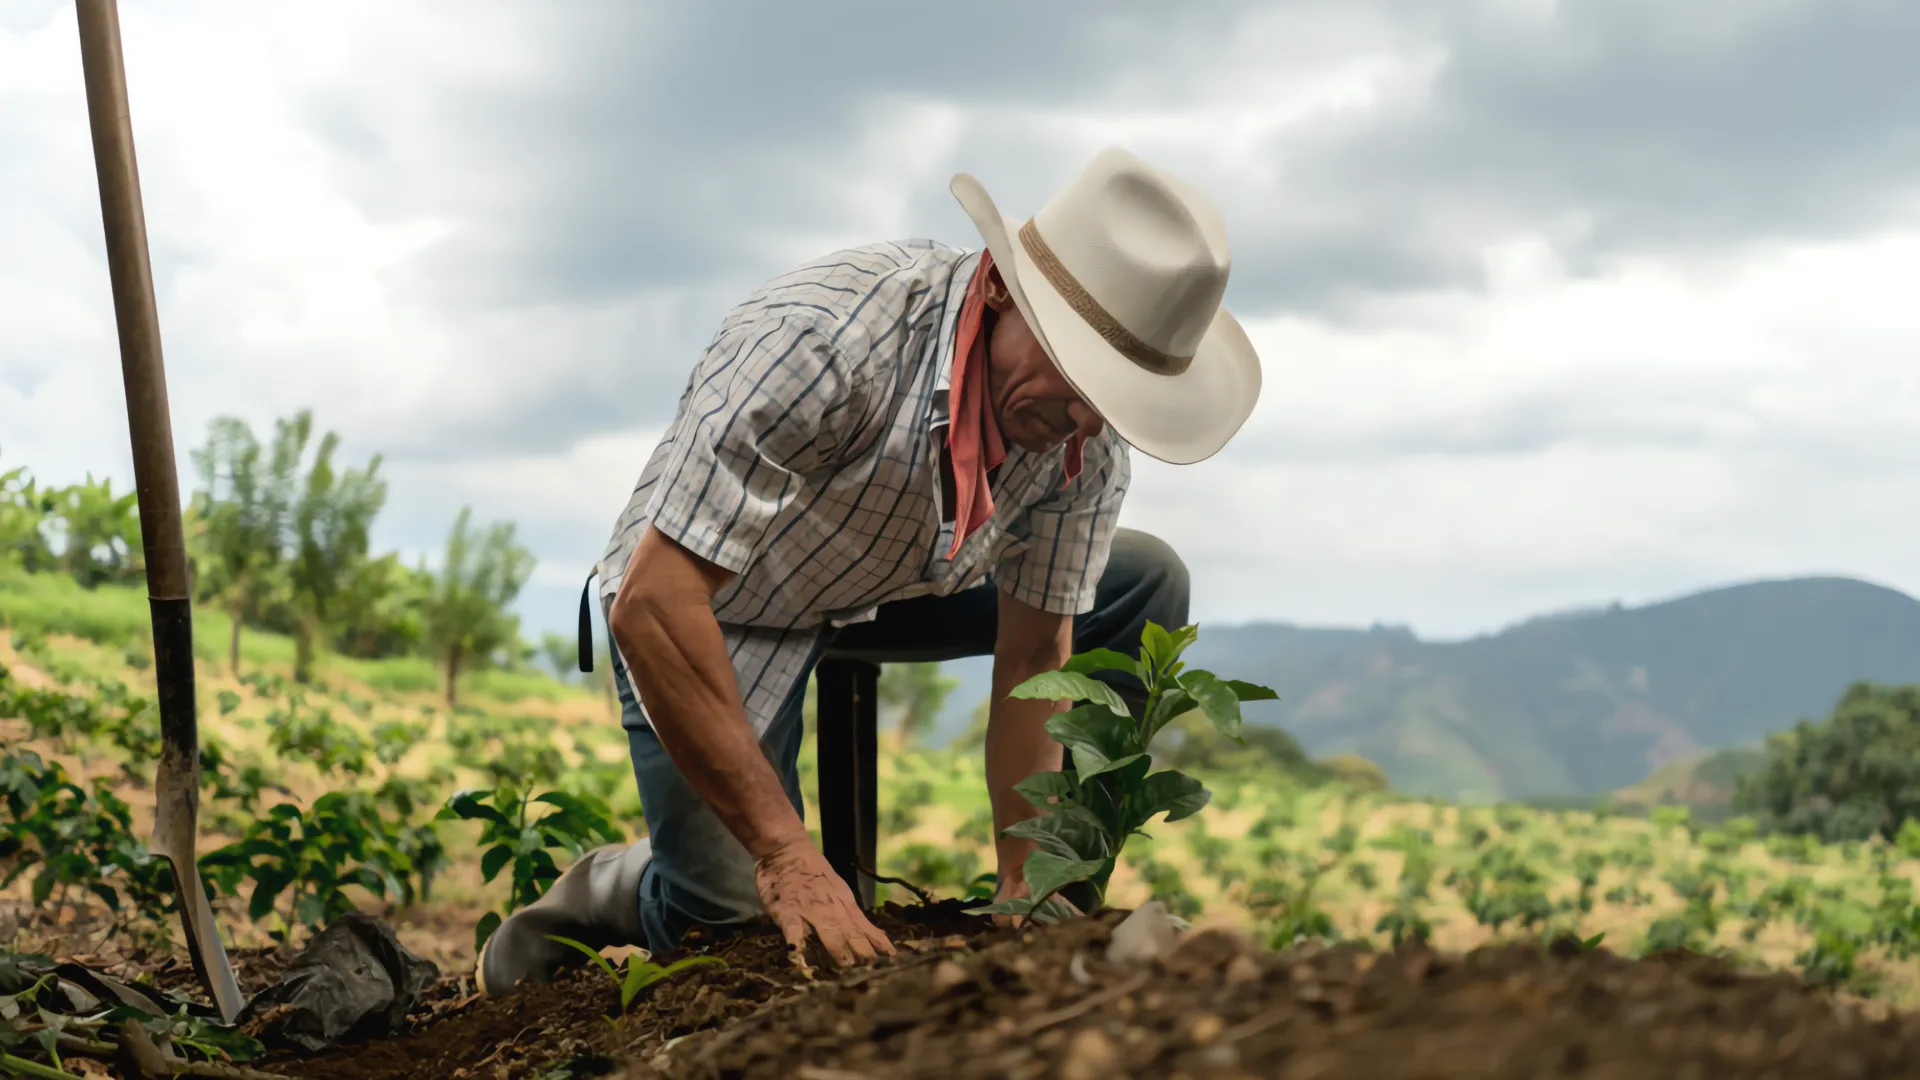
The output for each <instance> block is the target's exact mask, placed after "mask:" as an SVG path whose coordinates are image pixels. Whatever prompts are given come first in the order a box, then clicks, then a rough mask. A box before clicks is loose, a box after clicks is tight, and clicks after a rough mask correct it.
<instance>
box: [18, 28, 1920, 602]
mask: <svg viewBox="0 0 1920 1080" xmlns="http://www.w3.org/2000/svg"><path fill="white" fill-rule="evenodd" d="M1023 7H1031V9H1032V10H1031V11H1030V12H1023V11H1022V10H1021V9H1022V8H1023ZM121 11H122V21H123V33H124V39H125V45H126V53H127V66H128V75H129V82H130V85H131V102H132V112H133V120H134V126H135V133H136V139H137V145H138V152H139V161H140V167H141V174H142V182H143V184H144V187H145V197H146V210H147V223H148V228H149V230H150V237H151V243H152V250H153V259H154V266H155V277H156V284H157V287H158V291H159V302H160V316H161V322H162V328H163V334H164V340H165V348H166V358H167V364H168V377H169V382H170V387H171V391H172V395H173V419H174V425H175V430H176V434H177V437H178V440H179V442H180V443H181V447H182V458H181V464H182V468H183V470H189V466H188V462H187V459H186V457H185V448H186V447H187V446H188V445H190V444H192V443H195V442H197V441H198V440H199V439H200V438H201V436H202V435H203V433H204V431H205V428H206V424H207V421H208V419H209V418H211V417H212V416H214V415H216V414H220V413H235V414H238V415H241V416H243V417H246V418H248V419H249V420H251V421H253V422H254V423H255V424H256V425H257V426H261V427H265V426H268V425H270V424H271V421H272V419H273V418H274V417H276V416H280V415H285V414H288V413H290V412H292V411H294V410H296V409H298V408H301V407H312V408H313V409H314V410H315V414H316V421H317V423H318V424H319V425H321V426H323V427H331V428H333V429H335V430H338V431H339V432H340V433H341V434H342V436H343V437H344V439H345V451H346V454H347V455H348V457H349V459H351V460H356V461H357V460H362V459H364V458H365V457H366V456H367V455H369V454H371V453H373V452H376V451H378V452H381V453H383V454H384V455H385V458H386V466H385V467H386V469H387V472H388V475H389V476H390V478H391V482H392V501H391V505H390V508H389V509H388V511H387V512H386V514H385V516H384V517H383V519H382V521H381V524H380V527H379V531H378V537H377V539H378V541H379V542H380V543H381V544H382V545H383V546H384V547H387V548H399V549H402V550H405V551H408V552H416V551H420V552H432V551H434V550H436V549H437V548H438V546H439V544H440V543H441V542H442V540H443V538H444V534H445V530H446V528H447V526H448V525H449V524H450V522H451V520H452V518H453V516H454V514H455V513H456V512H457V510H458V509H459V507H460V506H461V505H462V504H463V503H470V504H472V505H473V506H474V508H475V511H476V513H477V514H478V515H480V516H481V517H482V518H510V519H513V520H515V521H517V522H519V523H520V526H521V529H522V531H523V535H524V537H525V539H526V540H527V542H528V543H529V544H530V545H531V546H532V547H533V549H534V551H535V553H536V554H537V555H538V556H539V559H540V566H539V570H538V572H537V574H536V578H535V583H534V585H533V587H531V588H530V589H529V591H528V594H527V597H526V602H525V604H524V605H523V606H524V613H525V615H526V617H527V619H528V621H529V623H530V624H531V627H532V628H533V629H534V630H536V631H537V630H539V629H546V628H554V629H564V628H568V627H570V625H571V620H572V617H573V611H574V608H573V603H574V597H575V593H576V591H577V588H578V582H579V581H580V580H581V578H582V577H583V575H584V574H585V573H586V571H587V568H588V567H589V565H590V564H591V562H592V561H593V560H594V559H595V558H596V557H597V556H598V555H599V553H600V551H601V549H602V547H603V545H604V543H605V541H606V538H607V534H608V532H609V530H610V527H611V525H612V522H613V519H614V516H615V515H616V514H617V513H618V511H619V510H620V508H621V506H622V505H623V503H624V502H625V499H626V496H627V492H628V490H629V488H630V487H631V485H632V483H633V481H634V478H635V477H636V476H637V474H638V472H639V470H640V468H641V466H642V464H643V463H644V461H645V458H646V455H647V452H648V450H649V449H650V448H651V447H652V445H653V442H654V440H655V438H656V437H657V435H658V433H659V431H660V430H661V429H662V427H663V425H664V424H665V423H666V422H667V421H668V419H669V417H670V414H671V411H672V408H673V404H674V401H675V399H676V397H677V395H678V392H679V389H680V385H681V382H682V380H683V379H684V376H685V373H686V370H687V368H688V366H689V365H690V364H691V363H692V362H693V360H694V359H695V357H696V356H697V354H698V352H699V350H700V349H701V347H702V346H703V345H704V344H705V342H706V340H707V338H708V336H709V335H710V334H711V333H712V330H713V327H714V326H715V324H716V322H717V320H718V319H719V317H720V316H721V314H722V313H723V312H724V311H725V310H726V308H727V307H728V306H729V305H730V304H732V303H733V302H735V301H737V300H738V299H739V298H741V297H742V296H743V295H744V294H745V292H746V291H747V290H749V289H751V288H752V287H753V286H754V285H756V284H758V283H759V282H760V281H762V280H764V279H765V278H767V277H770V276H772V275H774V274H777V273H779V272H781V271H783V270H785V269H787V268H788V267H789V266H790V265H791V264H792V263H794V262H795V261H797V260H801V259H804V258H808V257H811V256H813V255H817V254H820V253H823V252H825V251H828V250H831V249H833V248H835V247H839V246H843V245H848V244H855V243H863V242H868V241H873V240H882V239H896V238H902V237H909V236H930V237H934V238H937V239H940V240H944V241H947V242H950V243H955V244H961V245H966V246H970V247H977V246H978V239H977V237H976V236H975V235H974V234H973V233H972V231H971V229H970V227H969V226H968V223H967V220H966V218H965V217H964V216H963V215H962V214H961V213H960V211H959V209H958V208H957V207H956V206H955V205H954V203H953V201H952V199H951V197H950V196H949V195H948V193H947V181H948V179H949V177H950V176H951V174H952V173H953V172H955V171H957V170H964V171H968V172H972V173H974V174H975V175H977V176H979V177H980V178H981V179H982V180H983V181H984V182H985V183H986V184H987V186H988V188H989V189H990V190H991V191H993V192H994V194H995V197H996V199H997V200H998V201H999V202H1000V203H1001V205H1002V207H1003V208H1004V209H1006V210H1007V211H1008V212H1009V213H1011V214H1014V215H1025V214H1026V213H1029V212H1031V211H1032V210H1033V209H1035V208H1037V206H1038V205H1039V204H1040V202H1041V201H1043V200H1044V199H1045V198H1046V197H1047V196H1048V195H1049V194H1051V192H1052V191H1053V190H1054V189H1055V187H1057V186H1058V185H1059V184H1061V183H1062V182H1064V181H1065V180H1066V179H1067V178H1068V177H1069V175H1070V174H1071V173H1072V171H1073V170H1075V169H1076V168H1077V167H1078V166H1079V165H1080V164H1081V163H1082V162H1083V161H1084V160H1085V159H1086V158H1087V157H1088V156H1089V155H1091V154H1092V153H1093V152H1094V151H1096V150H1098V149H1100V148H1101V147H1103V146H1106V145H1110V144H1118V145H1123V146H1126V147H1128V148H1130V149H1132V150H1134V151H1135V152H1137V153H1140V154H1141V155H1143V156H1145V157H1147V158H1148V159H1149V160H1152V161H1154V162H1155V163H1157V164H1159V165H1161V166H1162V167H1164V168H1167V169H1169V170H1170V171H1172V172H1175V173H1177V174H1180V175H1182V176H1185V177H1187V178H1188V179H1190V180H1193V181H1194V182H1196V183H1199V184H1200V185H1202V186H1203V187H1205V188H1206V189H1208V190H1209V191H1210V192H1211V193H1212V194H1213V195H1214V197H1215V198H1216V199H1217V200H1218V201H1219V203H1220V204H1221V206H1222V208H1223V210H1224V211H1225V214H1226V218H1227V222H1228V227H1229V236H1230V242H1231V244H1232V252H1233V260H1234V264H1233V265H1234V269H1233V277H1232V284H1231V286H1230V288H1229V291H1228V302H1229V304H1230V306H1232V307H1233V308H1234V309H1235V310H1236V311H1237V312H1238V314H1239V315H1240V316H1241V317H1242V319H1243V321H1244V322H1245V323H1246V325H1247V328H1248V331H1249V333H1250V334H1251V335H1252V337H1253V339H1254V341H1255V342H1256V344H1257V345H1258V346H1259V347H1260V349H1261V352H1262V356H1263V359H1264V361H1265V371H1266V376H1265V378H1266V389H1265V392H1264V394H1263V396H1262V399H1261V402H1260V405H1259V408H1258V410H1257V411H1256V412H1255V413H1254V415H1253V418H1252V420H1251V421H1250V422H1249V423H1248V426H1247V427H1246V428H1245V429H1244V431H1243V433H1242V434H1241V435H1240V437H1239V438H1238V439H1237V440H1236V441H1235V442H1234V443H1233V444H1232V445H1230V446H1229V447H1228V449H1227V450H1226V451H1224V452H1223V453H1222V454H1221V455H1220V456H1218V457H1216V458H1214V459H1212V460H1210V461H1207V462H1205V463H1202V464H1200V465H1196V466H1191V467H1186V468H1174V467H1169V466H1163V465H1159V464H1157V463H1154V462H1151V461H1148V460H1145V459H1143V458H1142V457H1141V456H1140V455H1137V454H1136V455H1135V459H1136V464H1135V473H1136V478H1137V479H1136V487H1135V490H1134V491H1133V493H1132V495H1131V496H1130V498H1129V500H1128V502H1127V505H1126V510H1125V520H1126V523H1128V524H1131V525H1133V526H1136V527H1140V528H1145V529H1149V530H1152V531H1155V532H1157V533H1159V534H1161V535H1163V536H1165V537H1166V538H1168V539H1169V540H1171V541H1172V542H1173V543H1174V544H1175V545H1176V546H1177V547H1178V548H1179V550H1180V551H1181V552H1182V553H1183V554H1184V555H1185V556H1186V558H1187V560H1188V562H1189V564H1190V565H1191V567H1192V568H1193V571H1194V576H1195V579H1196V584H1197V591H1196V594H1195V598H1194V614H1195V616H1196V618H1198V619H1200V620H1203V621H1207V620H1230V621H1243V620H1250V619H1255V618H1271V619H1285V620H1291V621H1298V622H1307V623H1331V624H1365V623H1370V622H1373V621H1375V620H1379V621H1385V622H1394V623H1406V624H1410V625H1412V626H1413V627H1414V628H1415V629H1417V630H1418V631H1419V632H1421V633H1422V634H1425V635H1430V636H1458V635H1464V634H1471V633H1476V632H1480V631H1484V630H1489V629H1493V628H1496V627H1498V626H1500V625H1502V624H1505V623H1507V622H1510V621H1512V620H1515V619H1518V618H1521V617H1524V616H1526V615H1529V614H1533V613H1535V612H1538V611H1541V610H1543V609H1555V608H1561V607H1565V606H1571V605H1585V604H1589V603H1605V602H1608V601H1611V600H1615V599H1619V600H1623V601H1625V602H1628V603H1634V602H1638V601H1645V600H1650V599H1657V598H1662V597H1665V596H1669V595H1673V594H1677V593H1681V592H1685V591H1689V590H1692V589H1694V588H1698V587H1702V586H1708V585H1713V584H1719V583H1724V582H1728V581H1733V580H1741V579H1747V578H1753V577H1762V576H1775V575H1784V574H1797V573H1806V572H1834V573H1845V574H1853V575H1858V576H1862V577H1865V578H1868V579H1870V580H1874V581H1878V582H1881V583H1884V584H1889V585H1893V586H1895V587H1898V588H1902V589H1904V590H1906V591H1908V592H1912V593H1920V543H1916V542H1915V539H1914V538H1915V536H1916V535H1920V498H1916V497H1915V496H1916V492H1917V491H1920V438H1916V426H1920V425H1916V417H1920V299H1917V298H1920V292H1916V285H1915V283H1916V282H1920V64H1916V63H1915V62H1914V61H1913V57H1914V56H1915V55H1920V4H1916V3H1913V2H1912V0H1687V2H1686V3H1675V2H1673V0H1604V2H1598V0H1577V2H1576V0H1565V2H1557V3H1556V2H1554V0H1402V2H1394V0H1302V2H1272V3H1252V2H1248V3H1230V2H1218V3H1201V2H1195V3H1193V4H1191V5H1189V8H1188V11H1189V12H1190V13H1182V14H1173V12H1174V11H1175V7H1174V5H1171V4H1168V3H1166V2H1165V0H1156V2H1154V3H1151V4H1148V3H1131V2H1116V0H1097V2H1092V0H1090V2H1086V3H1068V2H1062V0H1049V2H1048V3H1044V4H1043V3H1033V4H1030V5H1023V4H1016V3H990V2H975V3H970V4H963V5H950V4H947V5H939V4H903V3H899V2H898V0H893V2H888V3H879V2H873V3H834V2H821V3H812V4H805V5H800V4H771V3H760V2H746V0H700V2H699V3H689V2H686V0H679V2H676V3H671V4H667V3H651V2H641V0H617V2H615V0H610V2H607V3H586V2H575V0H570V2H567V3H525V2H489V3H481V2H476V0H460V2H458V3H454V2H451V0H448V2H444V3H410V2H401V0H369V2H353V0H332V2H329V3H326V4H314V3H292V2H276V3H265V4H263V3H259V2H257V0H232V2H212V0H202V2H197V3H193V4H179V3H168V4H160V3H145V2H134V0H122V3H121ZM125 423H126V421H125V411H124V402H123V399H122V395H121V385H120V373H119V366H118V357H117V351H116V344H115V337H114V329H113V317H112V301H111V296H110V294H109V291H108V283H107V269H106V264H105V255H104V245H103V243H102V239H101V230H100V208H99V202H98V196H97V191H96V188H95V181H94V173H93V164H92V158H91V147H90V144H89V141H88V136H87V116H86V108H85V100H84V97H83V94H82V86H81V69H80V59H79V52H78V45H77V38H76V28H75V23H74V14H73V5H72V4H71V3H70V2H68V0H0V467H4V466H7V465H12V464H26V465H29V466H31V467H32V468H33V470H34V471H35V472H36V473H37V474H38V475H39V476H41V477H42V478H43V479H46V480H49V481H54V482H65V481H70V480H74V479H78V478H80V477H81V476H83V475H84V474H85V473H87V472H88V471H92V472H93V473H95V474H96V475H99V474H107V475H111V476H114V477H116V478H120V479H121V480H122V481H123V482H124V481H126V480H129V479H130V478H131V465H130V460H129V457H128V451H127V438H126V427H125ZM190 478H191V472H190V470H189V471H188V472H187V474H186V475H185V476H183V481H186V480H189V479H190Z"/></svg>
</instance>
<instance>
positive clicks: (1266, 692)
mask: <svg viewBox="0 0 1920 1080" xmlns="http://www.w3.org/2000/svg"><path fill="white" fill-rule="evenodd" d="M1221 681H1222V682H1224V683H1226V684H1227V686H1228V687H1230V688H1231V689H1232V690H1233V694H1234V696H1235V697H1237V698H1239V699H1240V700H1241V701H1279V700H1280V695H1279V694H1276V693H1274V692H1273V690H1271V689H1270V688H1268V687H1265V686H1261V685H1260V684H1259V683H1250V682H1242V681H1241V680H1239V679H1222V680H1221Z"/></svg>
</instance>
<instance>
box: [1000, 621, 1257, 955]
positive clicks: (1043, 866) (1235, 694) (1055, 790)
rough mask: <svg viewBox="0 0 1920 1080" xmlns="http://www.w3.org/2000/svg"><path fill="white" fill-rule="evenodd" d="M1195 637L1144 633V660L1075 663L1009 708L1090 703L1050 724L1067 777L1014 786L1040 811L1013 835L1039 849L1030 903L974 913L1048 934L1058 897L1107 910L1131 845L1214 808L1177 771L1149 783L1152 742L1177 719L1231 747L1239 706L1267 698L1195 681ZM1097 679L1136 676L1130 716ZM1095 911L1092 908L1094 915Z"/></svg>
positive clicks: (1099, 652) (1045, 776) (1236, 685)
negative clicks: (1079, 890)
mask: <svg viewBox="0 0 1920 1080" xmlns="http://www.w3.org/2000/svg"><path fill="white" fill-rule="evenodd" d="M1198 636H1199V628H1198V627H1195V626H1186V627H1182V628H1181V629H1179V630H1173V631H1169V630H1167V629H1165V628H1164V627H1161V626H1158V625H1156V624H1154V623H1152V622H1149V623H1148V624H1147V627H1146V632H1145V633H1143V634H1142V635H1141V639H1140V655H1139V658H1138V659H1135V658H1132V657H1128V656H1127V655H1126V654H1124V653H1120V652H1116V651H1114V650H1112V649H1094V650H1091V651H1089V652H1084V653H1080V654H1079V655H1076V656H1074V657H1073V658H1072V659H1070V660H1068V661H1067V663H1066V664H1065V666H1063V667H1062V668H1061V669H1060V670H1059V671H1053V672H1047V673H1045V674H1041V675H1036V676H1034V677H1033V678H1031V679H1028V680H1027V681H1026V682H1023V683H1021V684H1020V685H1019V686H1016V687H1014V689H1013V691H1012V692H1011V695H1010V696H1012V697H1017V698H1031V699H1040V700H1054V701H1060V700H1066V701H1078V702H1084V704H1081V705H1079V706H1077V707H1075V708H1074V709H1072V710H1070V711H1068V712H1064V713H1060V714H1058V715H1056V716H1054V717H1053V718H1052V719H1050V720H1048V721H1047V732H1048V733H1049V734H1051V735H1052V736H1053V737H1054V739H1056V740H1057V741H1059V742H1060V743H1061V745H1063V746H1065V747H1066V748H1067V749H1069V750H1071V751H1072V761H1071V764H1070V766H1069V767H1068V768H1066V769H1063V770H1060V771H1056V772H1047V773H1038V774H1036V775H1034V776H1031V777H1029V778H1027V779H1026V780H1024V781H1022V782H1021V783H1019V784H1017V785H1015V790H1016V791H1018V792H1019V793H1020V794H1021V795H1023V796H1025V797H1026V799H1027V801H1029V802H1031V803H1033V805H1034V806H1035V807H1037V808H1038V809H1039V810H1040V814H1039V816H1037V817H1033V818H1029V819H1027V820H1026V821H1022V822H1020V823H1018V824H1016V825H1014V826H1012V827H1011V828H1009V829H1007V830H1006V835H1008V836H1015V837H1021V838H1024V839H1028V840H1031V841H1033V842H1034V844H1035V848H1036V849H1035V850H1034V851H1033V853H1032V854H1030V855H1028V856H1027V861H1026V865H1025V874H1026V883H1027V890H1028V895H1026V896H1023V897H1016V898H1013V899H1010V900H1005V901H1002V902H1000V903H997V904H992V905H989V906H986V907H981V908H976V909H973V910H974V911H975V912H976V913H978V914H983V915H985V914H1013V915H1020V916H1023V917H1025V918H1028V919H1034V920H1038V921H1042V922H1051V921H1054V920H1056V919H1059V918H1062V917H1064V916H1066V915H1068V914H1069V913H1070V912H1071V910H1072V909H1071V908H1070V907H1069V906H1068V905H1067V904H1065V903H1064V902H1063V901H1061V900H1060V899H1059V898H1058V895H1057V894H1058V893H1059V892H1060V890H1061V889H1063V888H1065V887H1066V886H1068V885H1072V884H1075V883H1076V882H1083V881H1084V882H1087V883H1088V884H1089V885H1091V886H1092V889H1093V893H1094V895H1095V897H1096V898H1097V900H1098V901H1099V902H1100V903H1104V902H1105V897H1106V892H1107V883H1108V882H1109V881H1110V880H1111V879H1112V877H1113V871H1114V867H1115V866H1117V865H1118V863H1119V859H1120V851H1121V848H1122V847H1123V846H1125V844H1126V841H1127V838H1128V837H1131V836H1133V835H1135V834H1136V833H1137V834H1139V835H1142V836H1145V835H1146V834H1145V833H1144V832H1142V831H1141V827H1142V826H1144V825H1145V824H1146V823H1147V822H1148V821H1150V820H1151V819H1153V818H1154V817H1155V816H1157V815H1159V814H1163V813H1164V814H1165V815H1166V820H1167V821H1169V822H1173V821H1179V820H1180V819H1182V818H1185V817H1190V816H1192V815H1193V814H1195V813H1198V812H1199V810H1200V809H1201V808H1202V807H1204V806H1206V805H1207V800H1208V799H1209V798H1210V795H1209V793H1208V791H1207V789H1206V788H1205V787H1204V786H1203V785H1202V784H1201V783H1200V781H1198V780H1196V779H1194V778H1193V777H1191V776H1187V775H1186V774H1184V773H1181V772H1179V771H1178V770H1176V769H1162V770H1161V771H1159V772H1153V771H1152V769H1153V761H1152V759H1151V758H1150V757H1149V756H1148V754H1149V748H1150V747H1151V746H1152V745H1153V740H1154V736H1156V735H1158V734H1159V733H1160V731H1161V730H1162V729H1164V728H1165V727H1166V726H1167V725H1168V724H1170V723H1172V722H1173V721H1174V720H1175V719H1177V718H1178V717H1180V716H1182V715H1185V714H1186V713H1188V712H1191V711H1194V710H1198V711H1199V712H1200V713H1201V714H1202V715H1204V716H1205V717H1206V718H1207V720H1208V721H1209V722H1210V723H1211V724H1212V725H1213V727H1214V729H1215V730H1216V731H1218V732H1219V733H1220V734H1221V735H1223V736H1225V737H1226V738H1229V739H1232V740H1234V741H1235V742H1244V741H1245V740H1244V738H1243V737H1242V735H1241V732H1240V727H1241V717H1240V703H1241V702H1243V701H1271V700H1275V699H1276V698H1277V697H1278V696H1279V695H1277V694H1275V693H1274V692H1273V691H1272V690H1269V689H1268V688H1266V687H1264V686H1257V685H1255V684H1253V683H1248V682H1241V681H1239V680H1236V679H1221V678H1218V677H1216V676H1215V675H1213V674H1212V673H1211V672H1207V671H1201V670H1198V669H1190V668H1188V667H1187V666H1186V665H1185V664H1184V663H1182V662H1181V660H1180V656H1181V654H1182V653H1184V652H1185V651H1186V650H1187V647H1188V646H1190V645H1192V644H1193V642H1194V639H1195V638H1197V637H1198ZM1099 672H1118V673H1121V674H1124V675H1132V676H1134V677H1135V678H1137V679H1139V680H1140V684H1141V685H1142V686H1143V687H1145V688H1146V691H1147V697H1146V703H1145V705H1144V707H1143V708H1142V709H1141V711H1140V715H1138V716H1135V715H1134V714H1133V712H1132V711H1130V710H1129V709H1128V707H1127V703H1126V701H1125V700H1124V699H1123V698H1122V697H1121V696H1120V693H1119V692H1118V691H1117V690H1115V689H1114V688H1113V687H1112V686H1111V685H1109V684H1107V683H1105V682H1102V681H1101V680H1099V679H1096V678H1094V677H1093V676H1094V675H1095V674H1097V673H1099ZM1097 906H1098V905H1097V904H1096V907H1097Z"/></svg>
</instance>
